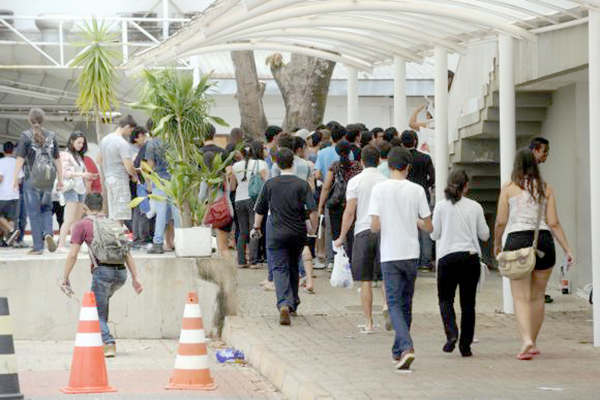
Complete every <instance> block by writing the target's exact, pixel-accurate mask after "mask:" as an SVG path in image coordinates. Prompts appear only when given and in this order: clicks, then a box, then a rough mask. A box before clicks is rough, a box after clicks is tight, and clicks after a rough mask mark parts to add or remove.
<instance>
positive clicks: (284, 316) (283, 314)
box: [279, 306, 292, 325]
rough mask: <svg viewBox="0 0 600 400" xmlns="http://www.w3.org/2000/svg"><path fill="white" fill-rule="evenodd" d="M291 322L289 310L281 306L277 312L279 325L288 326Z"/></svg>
mask: <svg viewBox="0 0 600 400" xmlns="http://www.w3.org/2000/svg"><path fill="white" fill-rule="evenodd" d="M291 323H292V320H291V319H290V308H289V307H288V306H283V307H281V309H280V310H279V325H290V324H291Z"/></svg>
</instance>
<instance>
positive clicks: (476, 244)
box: [454, 204, 480, 252]
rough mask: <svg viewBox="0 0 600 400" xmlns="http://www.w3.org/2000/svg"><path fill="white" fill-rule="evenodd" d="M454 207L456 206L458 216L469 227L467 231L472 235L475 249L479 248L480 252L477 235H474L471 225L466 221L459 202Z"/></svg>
mask: <svg viewBox="0 0 600 400" xmlns="http://www.w3.org/2000/svg"><path fill="white" fill-rule="evenodd" d="M454 207H455V208H456V211H458V216H459V218H460V220H461V221H462V223H463V225H464V226H465V227H466V228H467V231H469V236H471V241H472V242H473V244H475V250H478V252H479V251H480V249H479V243H476V242H475V236H473V231H471V227H470V226H469V225H468V224H467V222H466V221H465V219H464V217H463V215H462V212H460V208H459V207H458V204H455V205H454Z"/></svg>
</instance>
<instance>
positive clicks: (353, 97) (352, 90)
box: [346, 66, 360, 124]
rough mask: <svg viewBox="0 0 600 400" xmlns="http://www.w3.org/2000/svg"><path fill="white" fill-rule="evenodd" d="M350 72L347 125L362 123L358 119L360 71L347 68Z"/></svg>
mask: <svg viewBox="0 0 600 400" xmlns="http://www.w3.org/2000/svg"><path fill="white" fill-rule="evenodd" d="M346 71H347V72H348V119H347V122H346V123H347V124H353V123H355V122H360V121H359V118H358V70H357V69H356V68H354V67H350V66H346Z"/></svg>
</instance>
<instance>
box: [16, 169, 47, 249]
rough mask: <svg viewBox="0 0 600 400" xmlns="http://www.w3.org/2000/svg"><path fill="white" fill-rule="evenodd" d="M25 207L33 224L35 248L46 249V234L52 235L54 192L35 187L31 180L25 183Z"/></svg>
mask: <svg viewBox="0 0 600 400" xmlns="http://www.w3.org/2000/svg"><path fill="white" fill-rule="evenodd" d="M23 195H24V197H25V207H27V214H28V215H29V223H30V224H31V236H32V237H33V250H36V251H43V250H44V236H46V235H52V233H53V231H52V193H51V192H43V191H41V190H39V189H36V188H34V187H33V186H32V185H31V182H29V181H25V182H24V183H23Z"/></svg>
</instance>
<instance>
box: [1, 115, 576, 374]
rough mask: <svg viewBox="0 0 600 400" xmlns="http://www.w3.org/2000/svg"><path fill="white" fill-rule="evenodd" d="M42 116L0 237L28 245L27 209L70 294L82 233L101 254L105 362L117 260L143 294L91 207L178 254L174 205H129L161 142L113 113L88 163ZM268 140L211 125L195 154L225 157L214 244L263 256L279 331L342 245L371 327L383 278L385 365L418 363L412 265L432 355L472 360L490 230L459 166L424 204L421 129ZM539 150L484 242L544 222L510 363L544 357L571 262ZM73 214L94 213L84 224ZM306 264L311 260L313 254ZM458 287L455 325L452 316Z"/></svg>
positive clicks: (518, 170)
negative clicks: (430, 282) (542, 339)
mask: <svg viewBox="0 0 600 400" xmlns="http://www.w3.org/2000/svg"><path fill="white" fill-rule="evenodd" d="M43 119H44V115H43V111H42V110H39V109H32V110H31V112H30V115H29V122H30V125H31V129H29V130H27V131H26V132H24V133H23V134H22V135H21V139H20V141H19V143H18V145H17V146H16V148H15V145H14V144H13V143H10V142H8V143H5V144H4V154H5V157H4V158H3V159H1V160H0V229H1V230H2V231H3V233H4V242H5V244H6V245H12V246H16V247H24V246H26V245H24V244H23V232H24V229H25V225H26V219H25V218H29V225H30V227H31V234H32V237H33V248H32V249H31V250H30V251H29V254H32V255H39V254H42V253H43V251H44V248H47V249H48V250H49V251H51V252H52V251H63V252H65V253H67V252H68V257H67V259H68V262H67V267H66V269H65V276H64V282H63V287H64V288H65V290H66V291H67V292H68V291H69V290H70V284H69V281H68V278H69V274H70V271H71V269H72V268H73V265H74V263H75V260H76V256H77V252H78V251H79V248H80V246H81V245H82V244H83V243H84V242H85V243H87V244H88V246H90V248H91V249H94V248H96V249H97V250H93V251H92V253H94V254H92V255H91V258H92V261H93V264H94V267H95V268H94V269H93V272H92V273H93V274H94V279H93V285H92V286H93V288H95V290H94V291H95V292H97V296H99V297H100V299H99V300H98V305H99V307H103V309H102V312H100V313H99V315H100V319H101V326H102V336H103V340H104V342H105V345H107V346H108V347H109V351H108V353H107V354H108V355H111V354H112V355H113V356H114V352H115V349H114V338H113V337H112V336H111V335H110V332H109V331H108V327H107V325H106V320H107V318H108V299H109V298H110V296H112V294H113V293H114V291H115V290H117V289H118V288H119V287H121V286H122V285H123V283H124V282H125V278H126V271H125V269H126V268H127V269H129V271H130V273H131V275H132V280H133V285H134V289H135V290H136V291H137V292H138V293H139V292H140V291H141V290H142V287H141V283H140V281H139V278H138V274H137V271H136V268H135V263H134V261H133V257H131V255H130V254H129V253H128V252H127V253H126V254H125V253H124V254H122V256H121V258H120V259H119V260H120V261H118V262H116V264H115V263H113V264H110V262H108V261H104V260H105V259H108V258H110V257H109V256H106V255H102V253H105V252H103V251H102V250H101V248H102V246H108V244H106V242H103V243H104V244H102V243H101V244H98V243H100V242H99V241H100V239H99V238H98V237H97V233H96V232H100V231H101V229H114V227H112V228H111V227H108V226H105V225H104V223H101V222H98V221H100V218H99V215H101V214H102V213H101V209H102V200H103V198H104V199H105V202H106V205H107V215H106V217H107V218H106V219H107V220H110V221H114V223H115V224H118V227H119V228H118V230H119V232H121V233H122V232H123V231H129V232H130V233H131V235H132V237H131V241H132V243H133V244H132V248H133V249H134V250H135V249H143V248H146V251H147V252H148V253H150V254H157V253H163V252H165V251H171V250H173V248H174V244H173V243H174V241H173V236H174V233H173V228H174V227H177V226H178V225H179V211H178V210H177V208H176V207H174V205H173V203H172V202H170V201H169V200H167V201H155V200H152V201H149V200H148V199H146V200H144V201H143V202H142V203H141V204H140V205H139V206H138V207H135V208H133V209H132V208H130V206H129V205H130V201H131V199H132V197H137V196H139V197H144V196H146V195H147V194H148V193H153V194H156V195H159V196H164V193H163V192H161V191H160V189H159V188H157V187H156V186H155V185H152V184H151V183H150V182H144V180H143V176H142V175H141V174H140V173H139V169H140V165H141V163H142V162H147V163H148V165H149V166H150V167H151V168H153V170H154V171H155V172H156V173H157V174H158V175H159V176H160V177H162V178H164V179H169V177H170V174H171V172H172V170H171V168H172V167H171V166H170V165H169V163H168V161H167V151H168V149H167V148H166V145H165V144H164V142H163V141H162V140H161V139H159V138H156V137H152V133H151V132H152V123H151V121H149V122H148V123H147V124H146V126H145V127H141V126H138V125H137V123H136V121H135V120H134V119H133V118H132V117H131V116H124V117H122V118H121V119H120V120H119V122H118V124H117V128H116V131H115V132H113V133H111V134H109V135H107V136H106V137H104V138H103V139H102V141H101V142H100V146H99V147H100V151H99V154H98V157H97V158H96V160H95V161H96V162H97V165H96V164H95V163H94V160H92V159H90V158H89V157H87V156H86V150H87V142H86V138H85V135H83V134H82V133H80V132H73V133H72V134H71V135H70V137H69V139H68V142H67V146H66V148H65V149H64V150H63V151H59V145H58V142H57V140H56V135H55V134H54V133H53V132H50V131H48V130H46V129H44V128H43ZM413 122H414V121H413ZM411 125H414V126H415V127H416V128H418V127H419V125H418V124H411ZM264 137H265V142H263V141H261V140H258V139H256V138H252V137H249V136H247V135H245V134H244V132H243V131H241V130H240V129H239V128H235V129H234V130H233V131H232V132H231V135H230V141H229V143H228V145H227V146H226V147H225V148H222V147H220V146H219V145H218V144H217V142H216V141H215V129H214V127H211V129H210V130H209V132H207V134H206V137H205V138H204V139H205V140H204V143H203V144H202V147H201V148H200V151H201V153H202V154H204V158H205V160H204V161H205V164H207V165H208V164H210V162H211V160H212V159H213V158H214V156H215V155H216V154H221V155H222V156H223V158H226V157H227V156H228V155H230V154H231V153H235V154H234V156H233V160H232V162H231V165H229V166H228V167H227V169H226V170H225V171H224V172H223V183H222V184H221V185H220V188H219V193H221V195H222V196H223V197H225V198H226V199H227V200H228V201H230V202H231V205H232V209H233V210H234V213H233V216H232V217H233V218H232V222H231V224H229V225H226V226H220V227H219V229H215V234H216V237H217V248H218V252H219V253H220V254H222V255H223V256H229V252H230V248H235V252H236V260H237V264H238V267H239V268H261V267H263V266H264V264H266V267H267V270H268V274H267V276H266V279H265V280H264V281H263V282H261V285H262V286H263V288H264V290H267V291H275V293H276V299H277V301H276V305H277V309H278V311H279V322H280V324H282V325H290V324H291V321H292V319H291V317H292V316H294V315H296V313H297V310H298V307H299V305H300V293H301V292H302V290H304V293H306V294H314V293H315V284H314V276H313V269H314V268H317V267H320V268H327V269H328V270H331V269H332V267H333V261H334V252H335V251H341V249H343V250H344V251H345V253H346V254H347V255H348V258H349V260H350V264H351V267H352V274H353V278H354V280H355V281H356V282H360V289H361V301H362V305H363V311H364V317H365V325H364V327H362V328H361V329H362V331H363V332H364V333H372V332H373V331H374V323H373V313H372V303H373V287H374V286H376V285H375V284H374V283H376V282H379V281H383V288H382V289H383V293H384V299H385V304H384V316H385V319H386V329H388V330H394V331H395V339H394V343H393V347H392V356H393V359H394V361H395V363H396V368H398V369H409V368H410V365H411V363H412V362H413V361H414V360H415V352H414V345H413V341H412V338H411V335H410V327H411V320H412V299H413V294H414V291H415V280H416V277H417V272H418V270H419V268H422V269H426V270H431V269H434V266H435V269H436V271H437V282H438V296H439V307H440V313H441V317H442V321H443V327H444V331H445V333H446V338H447V341H446V343H445V344H444V345H443V348H442V350H443V351H444V352H452V351H453V350H454V349H455V347H456V345H458V348H459V350H460V353H461V354H462V356H464V357H469V356H471V355H472V351H471V344H472V342H473V337H474V331H475V315H476V314H475V304H476V292H477V290H476V288H477V284H478V281H479V278H480V273H481V264H480V263H481V256H482V250H481V245H480V242H481V241H487V240H488V239H489V238H490V229H489V227H488V225H487V223H486V219H485V217H484V212H483V208H482V206H481V205H480V204H478V203H477V202H476V201H474V200H471V199H468V198H467V197H466V195H467V194H468V192H469V189H470V187H471V181H470V178H469V176H468V175H467V173H466V172H465V171H464V170H462V169H455V170H453V171H452V172H451V173H450V175H449V179H448V182H442V183H438V184H445V185H446V186H445V191H444V193H445V198H444V199H434V191H433V189H434V185H435V184H436V182H435V168H434V163H433V161H432V159H431V157H430V156H429V155H428V154H427V153H425V152H423V151H420V150H417V149H418V148H419V147H418V145H419V134H418V132H417V131H415V130H412V129H409V130H405V131H403V132H401V133H400V132H398V131H397V130H396V129H395V128H393V127H390V128H388V129H385V130H384V129H382V128H373V129H367V127H366V126H365V125H363V124H350V125H347V126H343V125H341V124H340V123H338V122H335V121H331V122H329V123H327V124H326V125H322V126H319V127H317V128H316V129H315V130H314V131H313V132H310V131H308V130H306V129H296V130H293V131H291V132H285V131H284V130H283V129H282V128H281V127H278V126H269V127H268V128H267V130H266V132H265V133H264ZM421 149H423V147H421ZM548 151H549V143H548V141H547V140H545V139H543V138H536V139H534V140H533V141H532V143H531V147H530V148H526V149H521V150H520V151H519V152H518V153H517V156H516V159H515V163H514V170H513V174H512V178H511V182H507V183H505V184H504V185H503V186H502V190H501V193H500V198H499V205H498V213H497V218H496V225H495V229H494V235H493V246H494V254H498V253H500V252H501V251H502V250H514V249H520V248H525V247H528V246H531V245H532V242H533V241H534V232H535V230H536V227H537V226H538V225H539V229H540V234H539V237H540V238H539V246H538V247H539V250H540V251H541V252H543V253H544V254H543V257H542V256H538V258H537V263H536V266H535V269H534V271H533V272H532V273H531V274H530V276H528V277H526V278H524V279H518V280H516V279H515V280H511V288H512V293H513V297H514V299H515V312H516V316H517V321H518V326H519V329H520V332H521V336H522V341H523V344H522V347H521V349H520V351H519V353H518V355H517V358H518V359H521V360H528V359H531V358H532V357H533V356H535V355H536V354H539V352H540V350H539V348H538V347H537V345H536V340H537V336H538V334H539V331H540V327H541V324H542V321H543V314H544V293H545V288H546V285H547V282H548V278H549V276H550V272H551V270H552V267H553V266H554V264H555V250H554V238H556V239H557V241H558V243H559V244H560V245H561V247H562V248H563V250H564V252H565V254H566V258H567V260H568V261H569V263H572V262H573V257H572V253H571V249H570V247H569V244H568V242H567V239H566V237H565V234H564V232H563V230H562V227H561V225H560V222H559V220H558V216H557V211H556V199H555V196H554V191H553V189H552V187H551V186H550V185H548V184H547V183H546V182H545V181H544V180H543V178H542V176H541V174H540V171H539V168H538V164H540V163H543V162H544V161H545V160H546V158H547V155H548ZM103 191H104V196H103V195H102V194H101V193H102V192H103ZM53 196H55V198H58V201H57V202H58V208H61V207H63V206H64V212H63V213H62V214H63V217H62V221H59V222H60V223H61V228H60V235H59V240H58V245H57V244H56V243H55V242H54V233H53V229H52V215H53V209H54V210H56V208H57V207H56V204H55V203H56V202H53ZM436 201H437V203H436ZM84 214H85V215H87V216H88V217H89V216H90V215H91V216H92V217H91V218H83V219H82V217H83V216H84ZM57 216H58V213H57ZM538 219H539V224H538ZM96 224H98V225H96ZM69 232H70V234H71V241H70V248H67V236H68V234H69ZM503 235H506V240H505V241H504V242H503V240H502V238H503ZM95 236H96V237H95ZM117 236H118V235H117ZM434 242H435V245H434ZM116 245H118V243H117V244H116ZM98 246H100V247H98ZM117 247H118V246H117ZM98 249H100V250H98ZM317 258H319V259H321V261H320V262H315V259H317ZM434 260H435V261H434ZM107 263H108V264H107ZM115 265H116V266H115ZM302 288H304V289H302ZM457 288H458V290H459V291H460V306H461V322H460V329H459V327H458V324H457V322H456V315H455V311H454V297H455V294H456V291H457Z"/></svg>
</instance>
